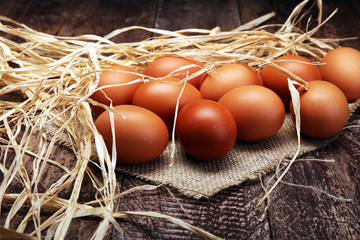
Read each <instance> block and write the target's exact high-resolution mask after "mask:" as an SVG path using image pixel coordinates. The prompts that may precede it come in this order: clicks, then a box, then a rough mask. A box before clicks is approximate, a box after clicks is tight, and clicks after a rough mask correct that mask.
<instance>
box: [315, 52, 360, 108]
mask: <svg viewBox="0 0 360 240" xmlns="http://www.w3.org/2000/svg"><path fill="white" fill-rule="evenodd" d="M322 63H323V65H320V66H319V68H320V71H321V75H322V77H323V80H325V81H328V82H331V83H333V84H335V85H336V86H338V87H339V88H340V89H341V91H343V93H344V94H345V96H346V98H347V99H348V101H355V100H356V99H358V98H360V51H358V50H356V49H354V48H349V47H341V48H336V49H334V50H331V51H330V52H328V53H327V54H326V55H325V56H324V58H323V59H322Z"/></svg>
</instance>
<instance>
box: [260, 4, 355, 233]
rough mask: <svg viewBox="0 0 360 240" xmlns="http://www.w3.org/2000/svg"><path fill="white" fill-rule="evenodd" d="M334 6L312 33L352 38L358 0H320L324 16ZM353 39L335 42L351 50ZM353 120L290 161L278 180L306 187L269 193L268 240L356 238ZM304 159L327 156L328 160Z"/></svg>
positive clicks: (282, 186)
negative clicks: (327, 140) (325, 141)
mask: <svg viewBox="0 0 360 240" xmlns="http://www.w3.org/2000/svg"><path fill="white" fill-rule="evenodd" d="M277 3H278V8H280V9H286V8H285V7H284V6H285V5H286V4H287V2H286V1H278V2H277ZM336 7H339V12H338V14H336V15H335V16H334V17H333V18H332V19H331V20H330V21H329V22H328V23H327V24H326V25H325V26H323V27H322V28H321V29H320V30H319V32H318V34H317V36H318V37H351V36H358V35H359V28H358V27H356V26H357V23H358V22H359V21H360V18H359V16H358V15H357V13H358V12H359V11H360V3H359V2H358V1H348V2H346V4H345V3H344V2H341V1H336V0H332V1H326V2H324V11H323V14H324V18H326V17H327V16H328V15H329V14H330V13H331V12H332V11H333V10H334V9H335V8H336ZM357 28H358V29H357ZM359 43H360V41H359V40H352V41H345V42H340V44H342V45H343V46H351V47H354V48H357V49H360V45H359ZM359 118H360V109H358V110H357V111H356V112H355V114H354V115H353V116H352V118H351V119H350V120H349V122H348V125H349V126H351V125H353V126H357V127H349V128H348V129H345V130H344V131H343V132H342V133H341V134H340V135H339V137H338V139H336V140H335V141H334V142H332V143H331V144H329V145H328V146H326V147H325V148H322V149H319V150H317V151H314V152H311V153H309V154H306V155H305V156H303V157H302V158H301V159H302V160H303V161H301V162H298V163H295V164H294V165H293V166H292V167H291V169H290V171H289V172H288V173H287V174H286V175H285V178H284V181H286V182H289V183H294V184H299V185H302V186H308V187H299V186H290V185H287V184H280V185H279V186H278V187H277V188H275V190H274V191H273V193H272V195H270V199H271V201H270V203H271V204H270V206H269V222H270V228H271V232H272V238H273V239H359V237H360V231H359V229H360V221H359V217H360V206H359V202H360V200H359V193H360V188H359V184H360V181H359V168H358V161H359V159H360V155H359V143H360V141H359V139H360V130H359V127H358V125H359ZM307 159H320V160H321V159H331V160H334V162H319V161H310V160H307ZM269 177H270V176H267V177H266V179H267V180H269ZM313 188H316V189H318V190H314V189H313ZM327 193H328V194H332V195H334V196H336V197H340V198H343V200H339V199H336V198H334V197H331V196H329V195H327ZM344 199H350V200H351V201H350V202H348V201H345V200H344Z"/></svg>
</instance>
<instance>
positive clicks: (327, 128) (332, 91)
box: [290, 81, 349, 138]
mask: <svg viewBox="0 0 360 240" xmlns="http://www.w3.org/2000/svg"><path fill="white" fill-rule="evenodd" d="M299 93H300V122H301V129H300V130H301V132H302V133H303V134H304V135H306V136H309V137H312V138H328V137H332V136H334V135H335V134H337V133H339V132H340V131H341V130H342V128H343V127H344V126H345V124H346V122H347V119H348V117H349V105H348V102H347V99H346V97H345V95H344V94H343V92H342V91H341V90H340V89H339V88H338V87H337V86H335V85H334V84H332V83H330V82H326V81H311V82H309V84H308V90H306V89H304V88H299ZM290 114H291V116H292V119H293V121H294V122H295V113H294V110H293V103H291V104H290Z"/></svg>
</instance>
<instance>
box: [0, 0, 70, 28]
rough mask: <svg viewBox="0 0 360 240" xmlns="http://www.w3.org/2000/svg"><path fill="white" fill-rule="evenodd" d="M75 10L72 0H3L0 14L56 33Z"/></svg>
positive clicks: (32, 26) (0, 5) (0, 4)
mask: <svg viewBox="0 0 360 240" xmlns="http://www.w3.org/2000/svg"><path fill="white" fill-rule="evenodd" d="M72 10H73V4H72V2H71V1H58V0H49V1H41V0H19V1H1V2H0V15H3V16H6V17H9V18H11V19H13V20H16V21H18V22H20V23H24V24H25V25H27V26H29V27H31V28H34V29H35V30H38V31H43V32H46V33H50V34H56V33H57V32H58V31H59V29H60V27H61V25H62V23H63V22H64V20H65V19H66V18H68V17H69V16H70V15H71V14H70V13H71V12H72Z"/></svg>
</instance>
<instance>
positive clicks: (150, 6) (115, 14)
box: [0, 0, 155, 239]
mask: <svg viewBox="0 0 360 240" xmlns="http://www.w3.org/2000/svg"><path fill="white" fill-rule="evenodd" d="M0 14H1V15H4V16H6V17H9V18H11V19H14V20H16V21H19V22H20V23H24V24H26V25H28V26H29V27H31V28H34V29H35V30H38V31H42V32H47V33H50V34H60V35H64V36H70V35H73V36H75V35H80V34H87V33H89V34H97V35H100V36H101V35H105V34H107V33H109V32H110V31H112V30H114V29H116V28H121V27H126V26H132V25H141V26H145V27H152V24H153V19H154V15H155V1H147V0H146V1H145V0H144V1H136V2H130V1H126V2H119V1H95V0H92V1H82V0H78V1H56V0H50V1H39V0H31V1H2V2H1V3H0ZM134 32H135V31H134ZM134 32H131V33H129V34H125V35H124V36H121V37H118V38H116V39H115V40H117V41H123V40H132V41H139V40H143V39H145V38H148V37H150V35H151V34H150V33H149V32H145V31H137V33H135V34H134ZM11 158H12V156H9V160H10V159H11ZM50 159H54V160H56V161H58V162H59V163H61V164H64V165H65V166H67V167H69V168H71V164H74V155H73V153H71V152H70V151H69V150H68V149H66V148H65V147H62V146H60V145H57V146H56V147H55V149H54V153H53V154H52V155H51V156H50ZM24 164H25V165H26V168H27V169H28V171H30V172H31V169H32V159H31V158H26V159H24ZM94 173H95V174H97V175H98V174H100V172H99V171H96V170H94ZM60 176H61V173H59V169H58V168H56V167H53V166H51V165H50V166H47V168H46V171H45V174H44V176H43V178H42V184H41V185H40V186H39V192H42V191H45V190H46V189H47V188H48V187H49V186H50V185H51V184H52V183H53V182H54V181H56V180H57V179H59V177H60ZM98 177H99V178H101V176H98ZM2 178H3V175H2V174H0V180H2ZM118 181H119V184H120V185H121V182H122V175H121V174H119V176H118ZM72 187H73V186H68V187H67V188H66V189H64V190H63V191H61V192H60V193H58V196H59V197H62V198H65V199H68V198H69V196H70V194H71V191H72ZM22 189H23V187H22V185H21V183H20V182H16V183H14V184H13V185H12V186H11V187H10V190H9V192H13V193H19V192H21V190H22ZM95 195H96V190H95V189H94V188H93V186H92V182H91V180H90V179H89V177H88V176H85V179H84V181H83V184H82V189H81V193H80V198H79V202H88V201H91V200H94V198H95ZM10 208H11V204H10V203H3V204H2V211H1V218H0V224H1V225H3V224H4V223H5V219H6V216H7V214H8V211H9V210H10ZM28 210H29V209H26V208H24V209H21V211H19V213H18V214H17V215H16V216H15V217H14V218H13V220H12V221H11V224H10V228H12V229H16V228H17V226H18V225H19V223H20V222H21V221H22V219H23V218H24V216H25V215H26V214H27V211H28ZM42 214H43V216H44V217H43V219H46V218H48V217H49V216H51V212H50V211H46V210H44V211H42ZM100 221H101V219H100V218H95V217H89V218H81V219H73V220H72V224H71V225H70V229H69V231H68V233H67V239H90V238H91V236H92V234H93V233H94V232H95V230H96V228H97V226H98V224H99V223H100ZM33 230H34V225H33V224H32V221H31V220H30V221H29V223H28V225H27V228H26V230H25V231H26V232H31V231H33ZM110 237H111V229H110V231H108V235H107V237H106V238H110Z"/></svg>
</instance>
